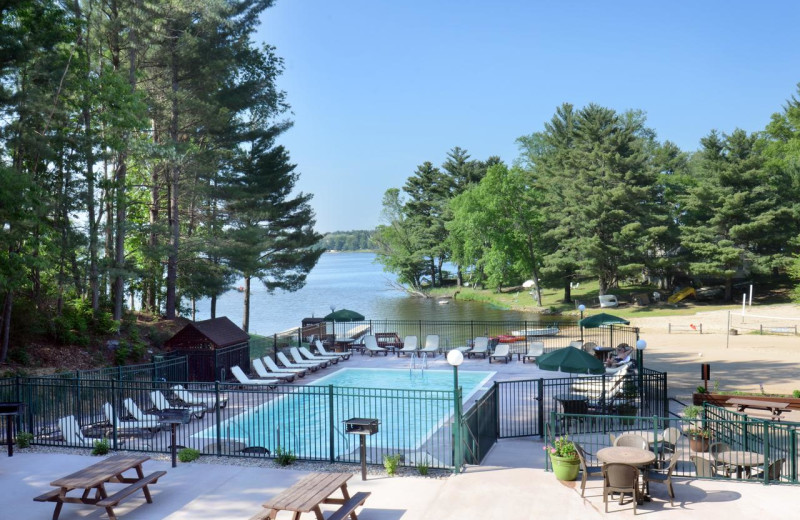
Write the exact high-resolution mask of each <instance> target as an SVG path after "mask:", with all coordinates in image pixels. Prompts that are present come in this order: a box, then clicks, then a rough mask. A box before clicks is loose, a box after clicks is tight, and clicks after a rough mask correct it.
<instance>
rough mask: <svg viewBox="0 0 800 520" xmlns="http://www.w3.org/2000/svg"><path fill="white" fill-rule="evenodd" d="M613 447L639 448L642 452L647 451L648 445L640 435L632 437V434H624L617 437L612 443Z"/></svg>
mask: <svg viewBox="0 0 800 520" xmlns="http://www.w3.org/2000/svg"><path fill="white" fill-rule="evenodd" d="M614 446H625V447H628V448H639V449H642V450H649V449H650V443H649V442H647V439H645V438H644V437H642V436H641V435H634V434H632V433H625V434H622V435H620V436H619V437H617V440H616V441H614Z"/></svg>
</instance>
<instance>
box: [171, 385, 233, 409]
mask: <svg viewBox="0 0 800 520" xmlns="http://www.w3.org/2000/svg"><path fill="white" fill-rule="evenodd" d="M172 393H173V394H175V397H177V398H178V399H180V400H181V401H183V403H184V404H186V405H189V406H192V405H202V406H205V407H206V409H207V410H212V409H214V408H215V407H216V406H217V398H216V396H215V395H214V394H211V395H200V394H193V393H191V392H189V391H187V390H186V389H185V388H184V387H183V386H181V385H174V386H173V387H172ZM226 406H228V396H227V395H224V394H222V395H220V396H219V408H220V410H221V409H223V408H225V407H226Z"/></svg>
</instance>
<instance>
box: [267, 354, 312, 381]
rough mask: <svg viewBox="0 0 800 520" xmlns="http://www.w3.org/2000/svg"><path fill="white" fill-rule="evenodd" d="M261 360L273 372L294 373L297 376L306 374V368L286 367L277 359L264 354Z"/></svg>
mask: <svg viewBox="0 0 800 520" xmlns="http://www.w3.org/2000/svg"><path fill="white" fill-rule="evenodd" d="M261 362H262V363H264V366H265V367H266V368H267V370H268V371H270V372H271V373H273V374H276V375H277V374H281V375H286V374H294V375H296V376H297V377H303V376H305V375H306V372H307V370H306V369H305V368H285V367H279V366H278V364H277V363H275V361H273V359H272V358H271V357H269V356H264V357H262V358H261Z"/></svg>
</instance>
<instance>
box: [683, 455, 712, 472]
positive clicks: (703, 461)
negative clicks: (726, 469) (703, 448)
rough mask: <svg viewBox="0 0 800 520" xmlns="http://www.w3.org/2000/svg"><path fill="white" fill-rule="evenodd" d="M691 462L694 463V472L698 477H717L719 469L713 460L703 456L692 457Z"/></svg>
mask: <svg viewBox="0 0 800 520" xmlns="http://www.w3.org/2000/svg"><path fill="white" fill-rule="evenodd" d="M689 458H690V459H691V461H692V462H693V463H694V472H695V475H697V476H698V477H716V476H717V467H716V466H715V465H714V462H712V461H711V460H709V459H707V458H705V457H703V456H701V455H692V456H691V457H689Z"/></svg>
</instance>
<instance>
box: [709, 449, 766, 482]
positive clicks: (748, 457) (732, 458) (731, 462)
mask: <svg viewBox="0 0 800 520" xmlns="http://www.w3.org/2000/svg"><path fill="white" fill-rule="evenodd" d="M714 460H715V461H717V462H718V463H722V464H725V465H726V466H728V467H730V468H735V471H736V478H742V473H746V474H747V475H748V476H749V475H750V470H751V468H754V467H757V466H763V465H764V455H762V454H760V453H755V452H752V451H739V450H729V451H723V452H717V454H716V455H714Z"/></svg>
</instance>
